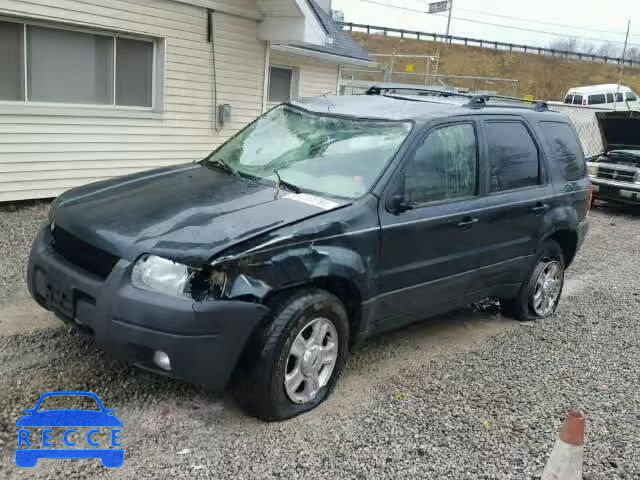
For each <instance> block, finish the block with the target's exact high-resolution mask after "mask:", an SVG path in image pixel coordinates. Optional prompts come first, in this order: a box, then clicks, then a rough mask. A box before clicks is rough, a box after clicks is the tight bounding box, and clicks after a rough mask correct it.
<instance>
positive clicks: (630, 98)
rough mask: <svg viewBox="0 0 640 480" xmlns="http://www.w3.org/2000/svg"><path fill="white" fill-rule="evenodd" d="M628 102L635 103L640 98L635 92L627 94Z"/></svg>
mask: <svg viewBox="0 0 640 480" xmlns="http://www.w3.org/2000/svg"><path fill="white" fill-rule="evenodd" d="M627 100H628V101H629V102H635V101H636V100H638V97H636V94H635V93H633V92H627Z"/></svg>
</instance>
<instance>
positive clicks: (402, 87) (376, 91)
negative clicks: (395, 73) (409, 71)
mask: <svg viewBox="0 0 640 480" xmlns="http://www.w3.org/2000/svg"><path fill="white" fill-rule="evenodd" d="M390 90H393V91H396V92H397V91H405V92H421V93H425V94H428V95H439V96H442V97H466V98H469V97H471V95H469V94H468V93H461V92H454V91H450V90H445V89H442V90H441V89H438V88H433V87H431V88H429V87H425V86H422V85H416V86H413V85H407V84H404V83H377V84H375V85H372V86H371V87H369V89H368V90H367V91H366V94H367V95H384V94H385V93H388V92H389V91H390Z"/></svg>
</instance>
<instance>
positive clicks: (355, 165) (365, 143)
mask: <svg viewBox="0 0 640 480" xmlns="http://www.w3.org/2000/svg"><path fill="white" fill-rule="evenodd" d="M410 130H411V123H408V122H391V121H382V120H366V119H357V118H344V117H334V116H328V115H320V114H317V113H312V112H307V111H305V110H301V109H298V108H295V107H292V106H290V105H281V106H279V107H276V108H274V109H273V110H271V111H269V112H268V113H267V114H265V115H264V116H262V117H260V118H259V119H258V120H256V121H255V122H254V123H252V124H251V125H249V126H248V127H247V128H245V129H244V130H242V131H241V132H240V133H239V134H237V135H236V136H235V137H233V138H232V139H231V140H229V141H228V142H227V143H225V144H224V145H222V146H221V147H220V148H218V150H216V151H215V152H213V153H212V154H211V155H210V156H209V157H208V159H207V162H209V163H210V164H215V163H219V164H222V165H223V166H225V167H226V168H227V169H228V170H230V171H233V172H235V173H237V174H239V175H243V176H252V177H256V178H261V179H268V180H271V181H274V183H275V182H276V181H277V180H278V176H279V177H280V179H281V180H282V183H281V185H284V186H285V187H283V188H286V185H287V184H289V186H295V187H297V189H300V190H301V191H305V190H307V191H312V192H319V193H324V194H327V195H332V196H337V197H347V198H357V197H360V196H362V195H363V194H365V193H366V192H367V191H368V190H369V189H370V188H371V186H372V184H373V182H374V181H375V180H376V178H377V177H378V176H379V175H380V173H381V172H382V170H383V169H384V168H385V167H386V165H387V163H388V162H389V161H390V160H391V158H392V157H393V155H394V154H395V152H396V151H397V150H398V148H399V147H400V145H401V144H402V142H403V141H404V139H405V138H406V137H407V135H408V134H409V132H410Z"/></svg>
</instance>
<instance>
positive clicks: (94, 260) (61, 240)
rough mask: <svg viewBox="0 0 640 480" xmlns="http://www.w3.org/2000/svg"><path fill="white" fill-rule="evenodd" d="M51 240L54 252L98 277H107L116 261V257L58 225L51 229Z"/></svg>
mask: <svg viewBox="0 0 640 480" xmlns="http://www.w3.org/2000/svg"><path fill="white" fill-rule="evenodd" d="M53 242H54V249H55V251H56V253H58V254H59V255H61V256H63V257H64V258H66V259H67V260H69V261H70V262H71V263H74V264H75V265H77V266H79V267H80V268H82V269H84V270H87V271H88V272H91V273H93V274H94V275H97V276H98V277H100V278H107V276H108V275H109V274H110V273H111V270H113V267H114V266H115V264H116V262H117V261H118V257H115V256H113V255H111V254H110V253H107V252H105V251H104V250H100V249H99V248H96V247H94V246H93V245H90V244H88V243H87V242H85V241H83V240H80V239H79V238H78V237H76V236H74V235H72V234H70V233H69V232H67V231H66V230H63V229H62V228H60V227H55V228H54V229H53Z"/></svg>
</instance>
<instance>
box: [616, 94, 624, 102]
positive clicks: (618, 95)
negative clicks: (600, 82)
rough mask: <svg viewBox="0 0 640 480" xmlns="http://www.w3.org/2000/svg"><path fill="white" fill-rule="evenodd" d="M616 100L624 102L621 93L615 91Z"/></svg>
mask: <svg viewBox="0 0 640 480" xmlns="http://www.w3.org/2000/svg"><path fill="white" fill-rule="evenodd" d="M616 102H624V98H622V93H620V92H618V93H616Z"/></svg>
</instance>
